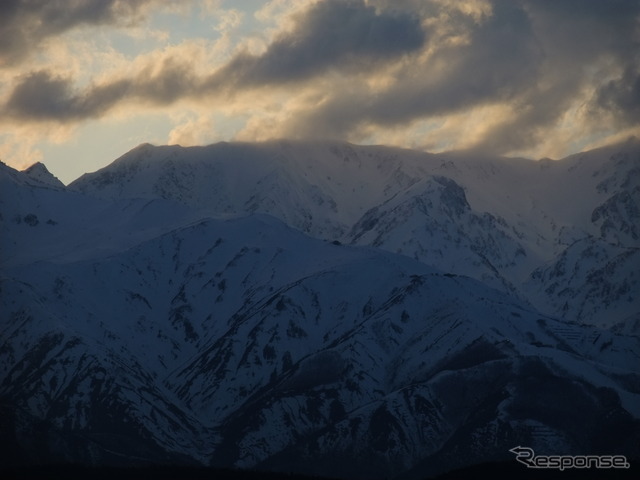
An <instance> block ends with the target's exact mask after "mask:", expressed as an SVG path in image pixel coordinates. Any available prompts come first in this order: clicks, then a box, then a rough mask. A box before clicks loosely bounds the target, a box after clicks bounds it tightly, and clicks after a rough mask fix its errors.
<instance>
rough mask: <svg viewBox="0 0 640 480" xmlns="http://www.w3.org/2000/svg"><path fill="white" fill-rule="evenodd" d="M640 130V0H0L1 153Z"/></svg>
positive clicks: (617, 136) (462, 142) (79, 158)
mask: <svg viewBox="0 0 640 480" xmlns="http://www.w3.org/2000/svg"><path fill="white" fill-rule="evenodd" d="M639 134H640V1H639V0H270V1H257V0H235V1H231V0H201V1H196V0H181V1H176V0H2V1H1V2H0V160H2V161H3V162H5V163H7V164H8V165H10V166H13V167H14V168H18V169H23V168H26V167H27V166H29V165H31V164H33V163H35V162H37V161H41V162H43V163H45V164H46V165H47V167H48V168H49V170H50V171H51V172H52V173H54V174H55V175H56V176H58V178H60V179H61V180H62V181H63V182H65V183H69V182H70V181H72V180H74V179H75V178H77V177H79V176H80V175H81V174H83V173H85V172H90V171H95V170H97V169H99V168H102V167H103V166H105V165H107V164H109V163H111V162H112V161H113V160H115V159H116V158H117V157H119V156H120V155H122V154H124V153H125V152H127V151H128V150H130V149H131V148H134V147H135V146H137V145H139V144H141V143H145V142H148V143H152V144H180V145H183V146H190V145H206V144H211V143H215V142H219V141H263V140H270V139H280V138H289V139H327V140H341V141H349V142H353V143H359V144H387V145H394V146H400V147H406V148H413V149H420V150H427V151H432V152H438V151H445V150H454V149H471V150H478V151H482V152H489V153H495V154H497V155H511V156H526V157H529V158H543V157H550V158H562V157H564V156H566V155H568V154H571V153H575V152H578V151H582V150H586V149H589V148H593V147H595V146H599V145H603V144H606V143H611V142H614V141H620V140H624V139H626V138H628V137H629V136H631V135H639Z"/></svg>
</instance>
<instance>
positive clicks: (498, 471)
mask: <svg viewBox="0 0 640 480" xmlns="http://www.w3.org/2000/svg"><path fill="white" fill-rule="evenodd" d="M630 464H631V468H629V469H605V470H598V469H595V468H589V469H577V468H576V469H565V470H563V471H560V470H553V469H532V468H527V467H525V466H523V465H520V464H519V463H517V462H515V461H513V462H490V463H484V464H481V465H475V466H473V467H467V468H463V469H459V470H453V471H451V472H448V473H445V474H442V475H439V476H437V477H427V478H424V480H454V479H456V480H457V479H463V480H464V479H477V478H493V479H502V478H510V479H511V478H518V479H519V480H522V479H524V480H528V479H544V480H547V479H562V480H572V479H581V480H582V479H587V480H589V479H601V478H607V479H613V480H616V479H630V478H637V475H638V467H637V465H638V464H640V462H639V461H638V460H632V461H630ZM0 478H3V479H5V480H32V479H33V480H40V479H42V480H45V479H46V480H58V479H60V480H75V479H82V480H84V479H89V478H90V479H91V480H107V479H118V480H126V479H136V480H138V479H153V480H164V479H167V480H169V479H182V480H205V479H206V480H244V479H249V480H253V479H261V480H276V479H278V480H279V479H282V480H331V479H329V478H328V477H316V476H308V475H299V474H294V473H278V472H265V471H255V470H232V469H219V468H207V467H184V466H153V467H89V466H82V465H48V466H45V465H43V466H34V467H21V468H19V467H16V468H10V469H6V468H2V467H0ZM381 478H382V477H381ZM397 478H398V479H402V478H405V477H404V476H402V475H400V476H399V477H397ZM334 480H337V479H334ZM371 480H376V479H371Z"/></svg>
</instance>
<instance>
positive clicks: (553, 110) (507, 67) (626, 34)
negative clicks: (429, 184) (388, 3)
mask: <svg viewBox="0 0 640 480" xmlns="http://www.w3.org/2000/svg"><path fill="white" fill-rule="evenodd" d="M447 16H448V19H449V22H450V25H449V27H450V29H451V30H452V31H454V32H455V31H465V32H467V34H468V35H469V42H468V43H467V44H464V45H458V46H453V47H445V48H440V49H439V50H438V51H437V53H436V54H435V55H434V56H433V57H432V58H431V59H430V61H429V62H428V63H427V64H424V65H422V64H415V65H412V66H411V67H409V68H408V69H407V70H406V71H404V72H403V73H402V76H401V77H399V78H398V79H397V81H396V82H395V83H394V84H393V85H391V86H390V87H389V88H388V89H387V90H385V91H376V92H375V93H373V92H369V91H367V90H366V88H363V87H362V86H359V87H354V88H352V89H345V90H343V91H340V90H337V91H335V92H331V94H330V95H329V96H328V97H327V98H325V100H324V101H323V102H322V103H321V104H319V105H318V106H317V108H316V109H315V110H313V111H308V112H300V117H299V118H298V117H297V118H295V119H293V120H292V122H291V124H290V125H289V128H290V130H291V131H292V132H293V133H294V134H295V135H296V136H303V137H304V136H313V135H317V134H318V133H320V134H322V135H324V136H328V137H335V136H340V135H341V134H342V135H344V132H348V133H356V134H357V132H358V131H359V129H360V128H362V127H366V126H367V125H375V126H379V127H401V126H403V125H408V124H410V123H411V122H413V121H415V120H417V119H421V118H425V119H426V118H432V117H435V116H440V115H446V114H449V113H455V112H460V111H464V110H465V109H469V108H473V107H477V106H481V105H490V104H497V103H501V104H506V105H509V106H510V107H512V109H513V111H514V115H515V116H513V117H509V118H508V119H505V121H500V119H496V120H498V121H497V122H495V126H494V127H492V128H491V129H490V130H488V131H487V133H486V135H485V137H484V138H483V139H482V140H481V141H480V142H479V143H478V145H477V146H476V147H477V148H481V149H486V150H492V151H498V152H500V153H505V152H508V151H513V150H517V149H521V148H528V147H532V146H535V145H536V144H537V142H539V141H540V140H541V139H542V138H543V136H544V135H545V134H546V133H547V132H548V129H549V128H553V126H554V125H555V124H556V122H557V121H558V120H559V119H560V118H561V117H562V116H563V115H564V114H565V113H566V112H567V111H568V110H569V109H570V108H571V107H572V104H573V102H574V101H575V100H576V99H577V98H578V95H581V93H582V92H584V89H585V86H587V85H588V83H589V82H592V81H594V80H593V78H594V76H593V75H592V74H593V70H594V69H598V68H603V67H602V65H603V64H602V63H599V62H603V61H604V62H608V65H616V64H617V65H618V66H620V65H622V66H624V65H627V64H629V65H637V56H636V55H637V52H638V51H639V50H640V45H639V44H638V30H637V29H638V23H637V22H638V18H639V16H640V2H635V1H630V0H613V1H612V2H602V1H600V0H568V1H566V2H565V1H562V2H558V1H557V0H553V1H552V0H548V1H547V0H541V1H538V0H521V1H516V0H494V1H493V2H492V14H491V16H490V17H489V18H487V19H485V20H484V21H482V22H479V23H476V22H469V17H466V18H465V17H464V16H462V15H455V14H451V12H447ZM442 65H445V67H442ZM432 66H433V67H434V68H433V69H432V68H431V67H432ZM590 73H591V75H590ZM639 88H640V82H639V80H638V69H637V68H629V69H627V70H626V73H625V75H624V77H623V78H620V79H618V80H615V81H612V82H609V83H608V84H606V85H605V86H604V87H603V88H602V89H601V90H600V93H599V95H598V104H599V106H600V107H606V108H608V109H609V110H610V111H615V112H616V114H617V115H619V116H621V117H624V118H626V119H627V121H628V122H632V121H637V118H638V115H639V113H638V99H639V96H640V91H639Z"/></svg>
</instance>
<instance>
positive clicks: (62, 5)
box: [0, 0, 154, 66]
mask: <svg viewBox="0 0 640 480" xmlns="http://www.w3.org/2000/svg"><path fill="white" fill-rule="evenodd" d="M153 1H154V0H73V1H69V0H2V1H1V2H0V66H7V65H13V64H17V63H19V62H21V61H22V60H24V59H25V58H26V57H27V56H28V54H29V53H31V52H32V51H34V50H35V49H36V48H37V47H38V46H39V45H40V44H41V42H42V41H43V40H45V39H47V38H49V37H53V36H56V35H60V34H62V33H64V32H66V31H67V30H70V29H72V28H74V27H78V26H81V25H127V24H132V23H135V22H136V21H138V20H139V16H140V12H141V10H142V7H144V6H145V5H147V4H149V3H152V2H153Z"/></svg>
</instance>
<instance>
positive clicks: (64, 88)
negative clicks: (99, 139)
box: [5, 71, 130, 122]
mask: <svg viewBox="0 0 640 480" xmlns="http://www.w3.org/2000/svg"><path fill="white" fill-rule="evenodd" d="M72 87H73V83H72V81H71V80H70V79H67V78H62V77H56V76H54V75H52V74H51V73H50V72H47V71H40V72H35V73H32V74H30V75H28V76H27V77H25V78H24V79H23V80H22V82H21V83H19V84H18V86H17V87H16V88H15V89H14V90H13V92H12V94H11V96H10V98H9V100H8V102H7V105H6V107H5V112H6V113H7V114H9V115H11V116H13V117H16V118H19V119H28V120H36V121H48V120H56V121H61V122H65V121H70V120H71V121H73V120H80V119H84V118H91V117H98V116H100V115H102V114H103V113H104V112H106V111H107V110H108V109H109V108H110V107H111V106H113V105H114V104H115V103H117V102H118V101H119V100H121V99H122V98H123V97H124V96H125V94H126V92H127V90H128V88H129V87H130V83H129V82H127V81H124V80H121V81H118V82H114V83H112V84H109V85H106V86H99V87H94V88H92V89H90V90H89V91H88V92H85V93H84V94H82V93H77V92H74V91H73V88H72Z"/></svg>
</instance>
